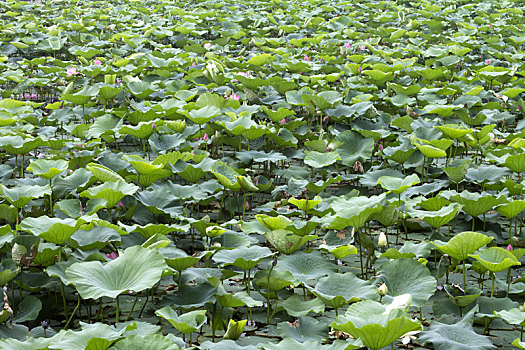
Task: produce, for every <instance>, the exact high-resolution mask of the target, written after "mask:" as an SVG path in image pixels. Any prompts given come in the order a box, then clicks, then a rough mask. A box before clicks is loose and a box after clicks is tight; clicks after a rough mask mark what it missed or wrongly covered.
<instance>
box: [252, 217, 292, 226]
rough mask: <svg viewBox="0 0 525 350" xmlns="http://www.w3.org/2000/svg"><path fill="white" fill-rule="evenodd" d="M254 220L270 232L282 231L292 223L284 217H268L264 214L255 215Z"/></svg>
mask: <svg viewBox="0 0 525 350" xmlns="http://www.w3.org/2000/svg"><path fill="white" fill-rule="evenodd" d="M255 219H257V221H259V222H260V223H261V224H263V225H264V226H265V227H267V228H268V229H270V230H284V229H285V228H287V227H288V226H290V224H291V223H292V220H290V219H288V218H287V217H286V216H283V215H278V216H268V215H264V214H257V215H255Z"/></svg>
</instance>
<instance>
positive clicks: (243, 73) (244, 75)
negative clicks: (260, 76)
mask: <svg viewBox="0 0 525 350" xmlns="http://www.w3.org/2000/svg"><path fill="white" fill-rule="evenodd" d="M239 75H242V76H243V77H245V78H248V73H246V72H239Z"/></svg>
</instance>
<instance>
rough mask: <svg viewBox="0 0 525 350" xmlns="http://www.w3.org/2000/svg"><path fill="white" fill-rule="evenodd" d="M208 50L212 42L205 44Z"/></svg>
mask: <svg viewBox="0 0 525 350" xmlns="http://www.w3.org/2000/svg"><path fill="white" fill-rule="evenodd" d="M203 46H204V48H205V49H206V50H209V49H210V47H211V43H206V44H204V45H203Z"/></svg>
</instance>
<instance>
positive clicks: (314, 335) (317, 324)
mask: <svg viewBox="0 0 525 350" xmlns="http://www.w3.org/2000/svg"><path fill="white" fill-rule="evenodd" d="M277 334H278V335H279V336H280V337H282V338H292V339H294V340H297V341H298V342H301V343H304V342H307V341H312V340H313V341H323V340H325V339H326V338H327V337H328V323H325V322H323V321H319V320H317V319H315V318H313V317H308V316H299V317H298V318H297V321H296V323H289V322H281V323H279V324H277Z"/></svg>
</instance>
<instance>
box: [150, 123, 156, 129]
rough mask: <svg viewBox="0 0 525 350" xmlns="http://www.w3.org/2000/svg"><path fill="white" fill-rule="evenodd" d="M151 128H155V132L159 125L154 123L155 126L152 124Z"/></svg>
mask: <svg viewBox="0 0 525 350" xmlns="http://www.w3.org/2000/svg"><path fill="white" fill-rule="evenodd" d="M151 127H152V128H153V130H155V129H156V128H157V124H155V122H153V124H151Z"/></svg>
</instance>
